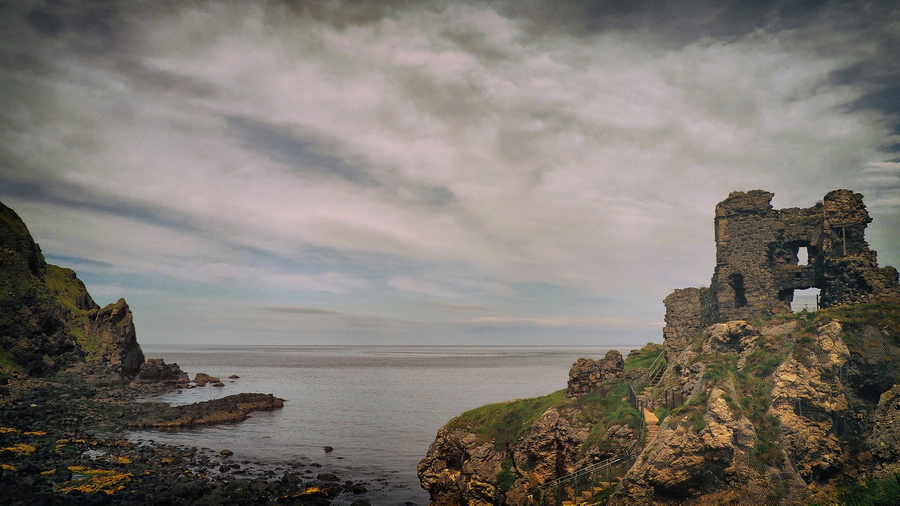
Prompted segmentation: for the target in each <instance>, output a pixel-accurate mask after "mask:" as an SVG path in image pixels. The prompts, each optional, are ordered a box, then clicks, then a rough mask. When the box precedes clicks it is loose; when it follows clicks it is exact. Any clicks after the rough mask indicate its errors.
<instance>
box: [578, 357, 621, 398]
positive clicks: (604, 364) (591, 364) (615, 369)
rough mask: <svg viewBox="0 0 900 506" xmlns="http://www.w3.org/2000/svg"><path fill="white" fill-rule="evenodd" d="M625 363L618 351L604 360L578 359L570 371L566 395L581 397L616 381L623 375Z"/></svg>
mask: <svg viewBox="0 0 900 506" xmlns="http://www.w3.org/2000/svg"><path fill="white" fill-rule="evenodd" d="M624 362H625V361H624V360H623V359H622V354H621V353H619V352H618V351H617V350H610V351H609V352H607V353H606V356H605V357H603V359H602V360H594V359H591V358H580V359H578V360H577V361H576V362H575V364H574V365H572V368H571V369H570V370H569V387H568V389H567V390H566V395H568V396H569V397H579V396H581V395H584V394H586V393H589V392H593V391H594V390H596V389H597V388H599V387H600V386H601V385H603V384H604V383H609V382H612V381H615V380H616V379H617V378H618V377H619V375H620V374H621V373H622V366H623V364H624Z"/></svg>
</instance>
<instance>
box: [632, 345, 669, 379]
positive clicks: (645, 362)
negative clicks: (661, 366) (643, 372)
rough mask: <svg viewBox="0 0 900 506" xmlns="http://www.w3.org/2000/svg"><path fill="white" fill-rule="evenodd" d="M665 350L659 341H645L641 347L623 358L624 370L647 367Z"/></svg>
mask: <svg viewBox="0 0 900 506" xmlns="http://www.w3.org/2000/svg"><path fill="white" fill-rule="evenodd" d="M663 352H665V348H664V347H663V345H661V344H659V343H647V344H646V345H644V347H643V348H641V349H639V350H635V351H633V352H631V353H629V354H628V358H626V359H625V364H624V369H625V372H629V371H633V370H635V369H649V368H650V366H651V365H653V362H654V361H656V359H657V358H659V356H660V355H661V354H662V353H663Z"/></svg>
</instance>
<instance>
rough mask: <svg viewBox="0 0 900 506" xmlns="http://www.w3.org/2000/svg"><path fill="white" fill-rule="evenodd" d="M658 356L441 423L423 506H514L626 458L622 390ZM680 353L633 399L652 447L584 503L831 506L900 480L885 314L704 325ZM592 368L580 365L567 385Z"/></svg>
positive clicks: (894, 327)
mask: <svg viewBox="0 0 900 506" xmlns="http://www.w3.org/2000/svg"><path fill="white" fill-rule="evenodd" d="M661 349H662V347H661V346H659V345H656V347H648V348H645V349H644V350H641V351H640V352H637V353H632V354H631V355H629V358H628V359H626V360H625V367H624V368H623V370H622V371H621V372H620V373H619V374H618V375H617V376H616V377H615V378H609V377H608V378H606V379H604V380H602V381H599V382H592V380H591V381H587V382H585V383H583V384H582V386H576V388H574V389H573V388H572V385H571V382H570V388H569V389H568V396H567V395H566V394H565V393H564V392H562V391H561V392H558V393H556V394H553V395H551V396H548V397H545V398H540V399H532V400H527V401H517V402H512V403H508V404H501V405H495V406H487V407H484V408H480V409H479V410H474V411H472V412H469V413H465V414H463V415H460V417H458V418H456V419H454V420H452V421H450V422H449V423H448V424H447V425H445V426H444V427H443V428H442V429H441V430H440V431H439V433H438V436H437V439H436V440H435V442H434V443H433V444H432V446H431V448H430V449H429V451H428V454H427V456H426V457H425V459H423V460H422V462H421V463H420V464H419V476H420V479H421V481H422V485H423V487H424V488H425V489H426V490H428V491H429V492H430V493H431V500H432V504H434V505H463V504H470V505H471V504H484V505H487V504H525V503H526V497H527V495H528V493H529V491H530V490H533V489H534V487H536V486H537V485H539V484H541V483H546V482H548V481H550V480H552V479H554V478H557V477H560V476H564V475H566V474H567V473H571V472H572V471H575V470H577V469H583V468H585V467H587V466H588V465H590V464H591V463H592V462H597V461H599V460H602V459H604V458H606V457H609V456H612V455H616V454H617V453H618V452H621V451H622V450H623V449H624V448H627V447H628V445H629V444H631V443H632V442H633V441H634V438H635V437H637V436H638V431H637V428H638V426H637V424H636V422H637V416H636V413H635V412H634V410H633V409H632V408H631V406H630V405H629V404H628V402H627V385H625V383H624V382H625V381H627V380H628V379H630V378H633V377H635V376H636V375H638V374H639V373H640V372H641V370H642V367H641V366H640V365H639V364H638V362H639V360H640V359H641V358H642V357H643V358H645V359H644V361H643V362H642V365H643V366H646V365H647V361H646V357H647V356H651V355H653V354H658V353H660V350H661ZM667 351H671V350H667ZM677 351H678V353H676V354H674V355H673V354H671V353H669V354H668V355H669V356H670V357H671V358H670V360H669V362H668V364H667V366H666V368H665V372H664V373H663V375H662V376H661V378H660V380H659V382H658V383H657V384H656V385H655V386H646V387H645V388H643V389H642V390H641V392H640V394H641V397H642V398H643V402H644V405H645V406H646V407H647V408H648V409H649V411H652V412H653V413H655V415H656V416H658V417H659V418H660V419H661V421H660V428H659V432H658V434H657V435H656V436H655V437H650V438H647V440H646V441H641V444H642V445H643V449H642V451H640V452H639V454H638V455H636V458H635V459H634V460H633V465H629V466H628V467H627V468H625V469H620V470H616V471H614V473H619V474H620V476H618V477H616V479H618V478H621V480H620V481H619V484H618V487H617V490H615V487H613V488H610V489H607V490H608V493H607V494H605V495H603V494H601V495H598V496H596V497H594V498H593V501H594V502H596V503H599V504H603V503H605V502H606V501H607V500H609V504H613V505H628V506H632V505H634V506H636V505H646V506H649V505H665V504H672V505H675V504H678V505H698V506H699V505H707V504H708V505H713V504H716V505H718V504H735V505H738V504H748V501H750V502H751V503H753V504H786V505H788V504H790V505H794V504H796V505H807V504H811V503H820V504H835V503H836V502H837V503H840V498H841V497H842V494H846V493H848V492H847V490H849V489H850V488H853V487H856V490H858V489H859V487H860V486H862V487H863V489H865V486H864V485H860V483H863V484H865V483H877V482H878V480H879V479H882V478H886V479H888V480H890V479H893V477H894V475H895V473H898V472H900V464H898V457H900V432H898V431H900V429H898V427H900V385H897V381H898V378H900V304H898V303H897V302H896V301H878V302H873V303H869V304H861V305H857V306H843V307H837V308H831V309H828V310H823V311H820V312H817V313H799V314H796V315H778V316H773V317H767V318H761V319H757V320H752V321H732V322H727V323H720V324H715V325H712V326H710V327H708V328H707V329H705V330H703V331H701V332H699V333H697V334H696V335H695V336H693V338H692V339H690V340H689V341H688V342H686V343H685V345H684V346H683V347H682V348H681V349H680V350H677ZM598 369H599V368H598V367H596V366H593V367H592V366H586V364H585V363H584V362H583V361H579V362H577V363H576V364H575V365H574V366H573V371H572V373H571V376H572V377H573V378H589V377H591V375H590V374H588V375H586V374H585V373H584V371H586V370H595V371H596V370H598ZM593 377H595V378H598V377H599V375H598V374H597V373H594V374H593ZM585 385H586V386H585ZM585 390H587V392H585ZM629 464H631V462H629ZM613 490H615V493H614V494H613V493H612V492H613ZM564 492H565V491H564ZM610 496H611V497H610ZM885 504H891V503H885Z"/></svg>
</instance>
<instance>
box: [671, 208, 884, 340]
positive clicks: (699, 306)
mask: <svg viewBox="0 0 900 506" xmlns="http://www.w3.org/2000/svg"><path fill="white" fill-rule="evenodd" d="M773 196H774V194H773V193H770V192H766V191H762V190H753V191H749V192H733V193H731V195H729V196H728V198H727V199H725V200H724V201H722V202H720V203H719V205H717V206H716V218H715V237H716V268H715V271H714V272H713V276H712V281H711V282H710V286H709V288H685V289H679V290H675V291H674V292H673V293H672V294H670V295H669V296H668V297H666V299H665V301H664V303H665V306H666V327H665V328H664V329H663V336H664V337H665V344H666V355H667V357H671V356H672V354H671V352H674V351H677V350H681V349H683V348H684V346H686V344H687V341H688V340H689V339H690V337H691V336H692V335H694V334H695V333H696V332H698V331H699V330H701V329H702V328H704V327H706V326H708V325H711V324H713V323H720V322H726V321H731V320H746V319H750V318H755V317H760V316H766V315H770V314H776V313H790V312H791V301H792V300H793V297H794V290H802V289H806V288H819V289H820V295H819V306H820V307H823V308H825V307H831V306H839V305H845V304H858V303H860V302H866V301H869V300H872V299H875V298H882V297H889V298H900V284H898V273H897V269H895V268H893V267H878V262H877V261H876V253H875V251H873V250H871V249H869V245H868V243H866V241H865V229H866V225H868V223H869V222H871V221H872V219H871V218H870V217H869V213H868V212H867V211H866V206H865V204H863V201H862V195H861V194H859V193H853V192H852V191H850V190H835V191H832V192H830V193H828V195H826V196H825V198H824V199H823V201H822V202H819V203H817V204H816V205H814V206H813V207H808V208H805V209H799V208H789V209H773V208H772V205H771V201H772V197H773ZM804 250H805V252H806V253H807V254H806V255H803V254H802V253H803V252H804ZM801 258H808V260H807V262H806V263H805V264H801V263H800V262H801Z"/></svg>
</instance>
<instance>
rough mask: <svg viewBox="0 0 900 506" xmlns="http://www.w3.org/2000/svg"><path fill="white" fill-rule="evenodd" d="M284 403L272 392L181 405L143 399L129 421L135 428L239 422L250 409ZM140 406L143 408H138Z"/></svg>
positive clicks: (278, 405) (264, 409)
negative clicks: (145, 401) (147, 401)
mask: <svg viewBox="0 0 900 506" xmlns="http://www.w3.org/2000/svg"><path fill="white" fill-rule="evenodd" d="M283 406H284V399H279V398H278V397H275V396H274V395H272V394H256V393H254V394H249V393H245V394H235V395H229V396H226V397H222V398H221V399H213V400H210V401H204V402H197V403H194V404H186V405H181V406H170V405H167V404H161V403H143V404H141V405H140V406H136V407H135V410H136V411H138V412H137V413H135V414H133V415H132V419H131V420H129V421H128V425H129V426H130V427H136V428H151V427H152V428H168V429H173V428H181V427H197V426H203V425H215V424H219V423H229V422H240V421H242V420H245V419H246V418H247V416H248V415H249V413H251V412H253V411H271V410H274V409H279V408H281V407H283ZM141 408H143V409H141Z"/></svg>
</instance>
